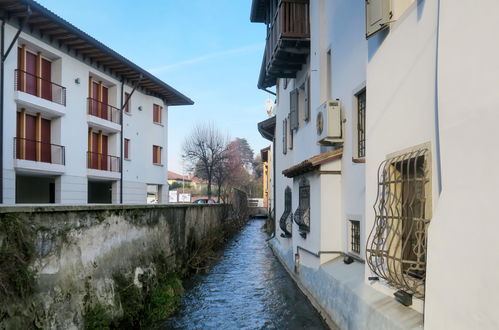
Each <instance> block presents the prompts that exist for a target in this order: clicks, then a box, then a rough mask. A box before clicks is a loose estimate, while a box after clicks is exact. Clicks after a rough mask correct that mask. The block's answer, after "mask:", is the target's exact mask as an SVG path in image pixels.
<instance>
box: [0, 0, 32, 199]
mask: <svg viewBox="0 0 499 330" xmlns="http://www.w3.org/2000/svg"><path fill="white" fill-rule="evenodd" d="M30 16H31V7H30V6H29V5H28V7H27V8H26V17H24V18H23V20H22V22H21V25H20V26H19V28H18V30H17V32H16V35H15V36H14V38H13V39H12V41H11V43H10V45H9V48H7V51H5V17H3V18H2V26H1V28H0V30H1V31H0V38H1V41H0V43H1V45H0V57H1V58H0V86H1V89H0V204H3V202H4V200H3V197H4V196H3V182H4V177H3V171H4V166H3V164H4V161H3V144H4V142H5V141H4V138H3V137H4V136H3V111H4V93H5V86H4V83H5V79H4V78H5V77H4V76H5V74H4V71H5V67H4V64H5V60H6V59H7V56H9V54H10V51H11V50H12V47H14V44H15V43H16V41H17V39H18V38H19V35H20V34H21V31H22V30H23V28H24V25H26V22H27V21H28V19H29V17H30Z"/></svg>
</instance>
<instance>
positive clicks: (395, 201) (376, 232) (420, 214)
mask: <svg viewBox="0 0 499 330" xmlns="http://www.w3.org/2000/svg"><path fill="white" fill-rule="evenodd" d="M430 164H431V161H430V152H429V147H422V148H420V149H414V151H410V152H407V153H403V154H399V155H397V156H395V157H392V158H389V159H387V160H385V161H384V162H383V163H381V165H380V169H379V171H378V173H379V177H378V198H377V201H376V204H375V205H374V209H375V214H376V218H375V222H374V228H373V230H372V231H371V234H370V235H369V239H368V243H367V244H368V246H367V263H368V265H369V267H370V268H371V270H372V271H373V272H375V273H376V274H377V275H378V276H379V277H380V278H383V279H385V280H386V281H387V282H388V283H389V284H390V285H392V286H394V287H396V288H398V289H400V290H403V291H405V292H407V293H409V294H412V295H414V296H415V297H418V298H424V285H425V277H426V246H427V245H426V241H427V231H428V225H429V223H430V220H431V175H430V171H429V168H430Z"/></svg>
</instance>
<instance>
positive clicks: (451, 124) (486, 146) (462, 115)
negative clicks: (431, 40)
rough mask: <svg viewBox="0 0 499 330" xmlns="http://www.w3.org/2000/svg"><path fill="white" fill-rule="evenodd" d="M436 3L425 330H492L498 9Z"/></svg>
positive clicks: (496, 324)
mask: <svg viewBox="0 0 499 330" xmlns="http://www.w3.org/2000/svg"><path fill="white" fill-rule="evenodd" d="M440 3H441V8H440V13H441V15H440V30H439V31H440V35H439V61H438V91H439V95H438V110H439V122H440V126H439V127H440V145H441V155H442V158H441V159H442V162H441V164H442V193H441V196H440V200H439V203H438V207H437V208H436V210H435V213H434V216H433V219H432V224H431V226H430V232H429V239H428V271H427V285H426V292H427V298H426V305H425V328H427V329H497V328H499V316H498V313H497V306H498V303H497V299H496V294H497V293H498V292H499V283H498V281H497V279H498V278H499V245H498V243H497V233H498V232H499V222H498V221H497V209H496V208H495V207H496V203H497V196H499V176H498V175H497V172H496V171H495V170H496V168H497V164H498V163H499V153H498V152H497V147H496V141H498V140H499V131H498V130H497V122H498V120H499V115H498V111H497V109H498V106H499V94H498V93H497V90H496V89H497V86H498V85H499V62H498V61H497V59H498V58H499V48H498V47H497V45H496V43H495V42H494V41H495V40H496V36H497V30H498V29H499V21H498V19H497V11H498V9H499V4H498V2H497V1H493V0H484V1H480V2H479V4H478V3H475V2H470V1H457V2H456V1H452V0H441V1H440ZM428 4H429V3H428ZM428 4H427V5H428ZM464 21H466V22H471V23H472V24H467V25H466V26H464V25H463V22H464Z"/></svg>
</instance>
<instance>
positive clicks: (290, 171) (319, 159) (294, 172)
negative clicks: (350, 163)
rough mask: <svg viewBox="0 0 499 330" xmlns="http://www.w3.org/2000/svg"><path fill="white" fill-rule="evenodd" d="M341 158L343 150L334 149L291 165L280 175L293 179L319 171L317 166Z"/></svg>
mask: <svg viewBox="0 0 499 330" xmlns="http://www.w3.org/2000/svg"><path fill="white" fill-rule="evenodd" d="M342 156H343V149H336V150H332V151H327V152H323V153H322V154H318V155H315V156H313V157H311V158H309V159H306V160H304V161H303V162H301V163H299V164H296V165H293V166H291V167H289V168H287V169H285V170H283V171H282V174H284V176H286V177H288V178H294V177H296V176H299V175H302V174H305V173H308V172H312V171H315V170H317V169H319V166H320V165H322V164H324V163H328V162H330V161H333V160H335V159H340V158H341V157H342Z"/></svg>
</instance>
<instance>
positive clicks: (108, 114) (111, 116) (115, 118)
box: [87, 97, 121, 133]
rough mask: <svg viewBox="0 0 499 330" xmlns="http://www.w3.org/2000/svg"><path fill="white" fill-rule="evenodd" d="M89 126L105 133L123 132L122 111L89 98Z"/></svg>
mask: <svg viewBox="0 0 499 330" xmlns="http://www.w3.org/2000/svg"><path fill="white" fill-rule="evenodd" d="M87 109H88V116H87V122H88V124H89V126H91V127H94V128H97V129H100V130H103V131H105V132H110V133H116V132H119V131H120V130H121V126H120V125H121V110H120V109H118V108H116V107H113V106H112V105H109V104H107V103H104V102H101V101H98V100H96V99H93V98H91V97H89V98H87Z"/></svg>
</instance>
